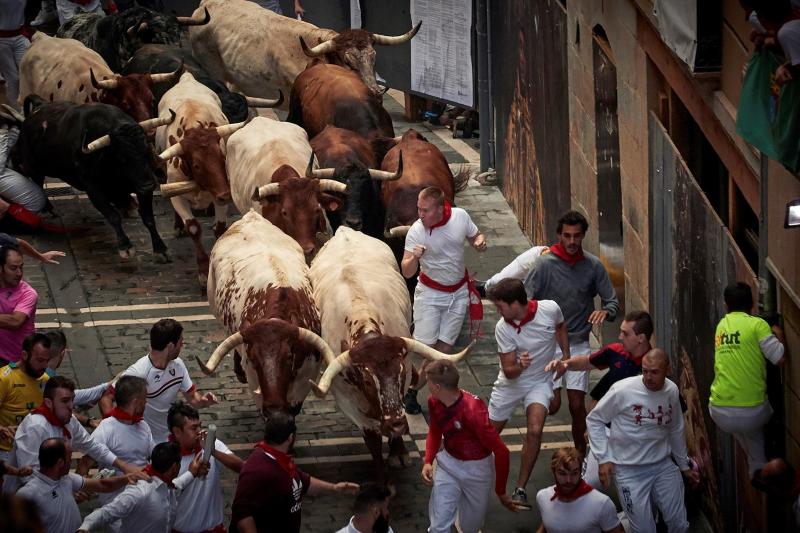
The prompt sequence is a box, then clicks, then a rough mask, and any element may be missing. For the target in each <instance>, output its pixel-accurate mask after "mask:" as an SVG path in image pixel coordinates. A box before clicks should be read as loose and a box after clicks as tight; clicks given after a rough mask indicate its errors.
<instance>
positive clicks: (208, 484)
mask: <svg viewBox="0 0 800 533" xmlns="http://www.w3.org/2000/svg"><path fill="white" fill-rule="evenodd" d="M167 424H168V425H169V430H170V436H169V438H170V441H174V442H177V443H178V444H180V446H181V469H180V474H183V473H184V472H186V471H188V470H189V467H190V466H191V463H192V460H193V458H194V456H195V455H196V454H197V452H199V451H202V449H203V443H204V442H205V438H206V434H205V431H202V430H201V425H200V414H199V413H198V412H197V409H195V408H194V407H192V406H191V405H189V404H186V403H183V402H177V403H175V404H173V405H172V407H171V408H170V410H169V414H168V415H167ZM204 459H206V458H204ZM220 464H222V466H225V467H226V468H228V469H230V470H233V471H234V472H236V473H237V474H238V473H239V472H240V471H241V470H242V465H244V461H243V460H242V459H240V458H239V457H237V456H236V455H234V453H233V452H232V451H230V450H229V449H228V447H227V446H225V444H224V443H223V442H222V441H221V440H219V439H214V451H213V453H212V456H211V458H210V459H208V475H207V476H206V477H205V478H203V479H200V480H198V481H197V482H195V483H192V484H190V485H189V486H188V487H186V489H184V491H183V492H182V493H181V494H180V496H178V511H177V517H176V519H175V524H174V525H173V526H172V531H173V533H201V532H208V531H211V532H214V533H216V532H224V531H225V525H224V522H225V502H224V500H223V499H222V485H221V483H220V474H221V468H220Z"/></svg>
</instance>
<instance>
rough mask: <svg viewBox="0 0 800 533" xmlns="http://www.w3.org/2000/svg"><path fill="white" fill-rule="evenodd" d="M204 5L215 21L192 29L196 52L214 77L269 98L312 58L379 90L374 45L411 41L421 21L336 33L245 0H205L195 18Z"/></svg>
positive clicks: (288, 86) (288, 85)
mask: <svg viewBox="0 0 800 533" xmlns="http://www.w3.org/2000/svg"><path fill="white" fill-rule="evenodd" d="M206 9H207V10H208V12H209V13H211V22H210V23H209V24H207V25H205V26H198V27H193V28H190V30H189V39H190V40H191V43H192V50H193V52H194V55H195V57H196V58H197V60H198V61H200V63H201V64H202V65H203V66H204V67H205V68H206V69H207V70H208V71H209V72H210V73H211V74H212V75H213V76H215V77H216V78H218V79H220V80H224V81H226V82H230V83H233V84H234V85H236V87H237V88H238V89H239V90H241V91H243V92H244V93H245V94H249V95H252V96H260V97H265V98H267V97H269V96H270V95H271V94H274V93H275V92H277V91H278V90H281V91H282V92H283V93H284V94H289V91H290V89H291V87H292V83H293V82H294V80H295V78H296V77H297V75H298V74H300V73H301V72H302V71H303V69H305V68H306V65H307V64H308V61H309V57H314V58H319V59H321V60H322V61H324V62H326V63H332V64H335V65H340V66H342V67H345V68H348V69H351V70H354V71H355V72H357V73H358V75H359V76H360V77H361V79H362V80H363V81H364V83H365V84H366V85H367V87H369V90H370V91H372V93H373V94H375V95H380V94H382V91H381V89H380V88H379V87H378V84H377V82H376V81H375V48H374V45H376V44H379V45H396V44H402V43H405V42H408V41H409V40H410V39H411V38H412V37H414V35H416V33H417V31H418V30H419V26H420V24H421V23H420V24H417V26H416V27H414V28H413V29H412V30H410V31H409V32H407V33H405V34H403V35H400V36H386V35H380V34H377V33H372V32H369V31H366V30H359V29H348V30H344V31H342V32H341V33H337V32H335V31H333V30H327V29H324V28H318V27H316V26H314V25H313V24H309V23H307V22H303V21H300V20H293V19H290V18H288V17H283V16H280V15H277V14H276V13H273V12H272V11H270V10H268V9H263V8H262V7H260V6H259V5H258V4H255V3H253V2H249V1H247V0H202V1H201V2H200V7H198V8H197V10H196V11H195V12H194V17H195V18H198V17H200V16H202V14H203V13H204V10H206ZM307 45H308V46H307ZM309 46H311V48H309Z"/></svg>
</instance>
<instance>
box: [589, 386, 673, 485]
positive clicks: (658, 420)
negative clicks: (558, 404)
mask: <svg viewBox="0 0 800 533" xmlns="http://www.w3.org/2000/svg"><path fill="white" fill-rule="evenodd" d="M608 423H610V424H611V434H610V437H609V436H607V434H606V424H608ZM586 425H587V426H588V429H589V443H590V445H591V447H592V451H593V452H594V454H595V456H597V462H598V463H600V464H603V463H607V462H612V463H614V464H617V465H649V464H654V463H658V462H661V461H663V460H664V459H665V458H666V457H668V456H669V455H670V454H671V455H672V457H673V459H675V462H676V463H677V465H678V467H679V468H680V469H681V470H686V469H687V468H689V462H688V458H687V455H686V438H685V436H684V431H683V426H684V422H683V413H682V412H681V404H680V399H679V397H678V386H677V385H675V383H673V382H672V381H670V380H669V379H667V380H666V381H664V386H663V387H662V388H661V390H660V391H651V390H650V389H648V388H647V387H645V385H644V381H643V378H642V376H633V377H630V378H625V379H623V380H620V381H617V382H616V383H614V384H613V385H612V386H611V388H610V389H609V390H608V392H607V393H606V395H605V396H603V399H602V400H600V402H599V403H598V404H597V405H596V406H595V408H594V409H592V412H591V413H589V416H587V417H586Z"/></svg>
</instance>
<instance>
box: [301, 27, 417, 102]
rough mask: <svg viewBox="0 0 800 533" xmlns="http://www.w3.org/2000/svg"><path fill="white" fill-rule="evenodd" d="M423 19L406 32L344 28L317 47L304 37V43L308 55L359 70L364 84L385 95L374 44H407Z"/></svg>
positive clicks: (304, 49) (376, 93)
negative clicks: (376, 75)
mask: <svg viewBox="0 0 800 533" xmlns="http://www.w3.org/2000/svg"><path fill="white" fill-rule="evenodd" d="M421 25H422V22H418V23H417V25H416V26H414V27H413V28H412V29H411V30H409V31H408V32H406V33H404V34H403V35H397V36H389V35H381V34H379V33H372V32H370V31H367V30H359V29H350V30H344V31H343V32H341V33H339V34H338V35H336V37H334V38H333V39H329V40H327V41H324V42H322V43H320V44H318V45H316V46H315V47H313V48H309V47H308V46H307V45H306V42H305V41H304V40H303V38H302V37H300V47H301V48H302V49H303V52H304V53H305V54H306V55H307V56H308V57H314V58H320V59H322V60H324V61H325V62H326V63H331V64H333V65H339V66H342V67H346V68H349V69H350V70H354V71H355V72H358V75H359V76H361V79H362V80H363V81H364V84H365V85H366V86H367V87H368V88H369V90H370V92H372V94H374V95H375V96H378V97H380V96H382V95H383V92H384V90H383V89H381V88H380V87H378V82H377V81H375V48H374V45H376V44H382V45H395V44H403V43H406V42H408V41H410V40H411V39H412V37H414V36H415V35H416V34H417V32H418V31H419V27H420V26H421Z"/></svg>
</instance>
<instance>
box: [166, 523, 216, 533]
mask: <svg viewBox="0 0 800 533" xmlns="http://www.w3.org/2000/svg"><path fill="white" fill-rule="evenodd" d="M172 533H181V532H180V531H178V530H177V529H173V530H172ZM200 533H228V530H227V529H225V526H224V525H222V524H218V525H216V526H214V527H212V528H211V529H206V530H205V531H201V532H200Z"/></svg>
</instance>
